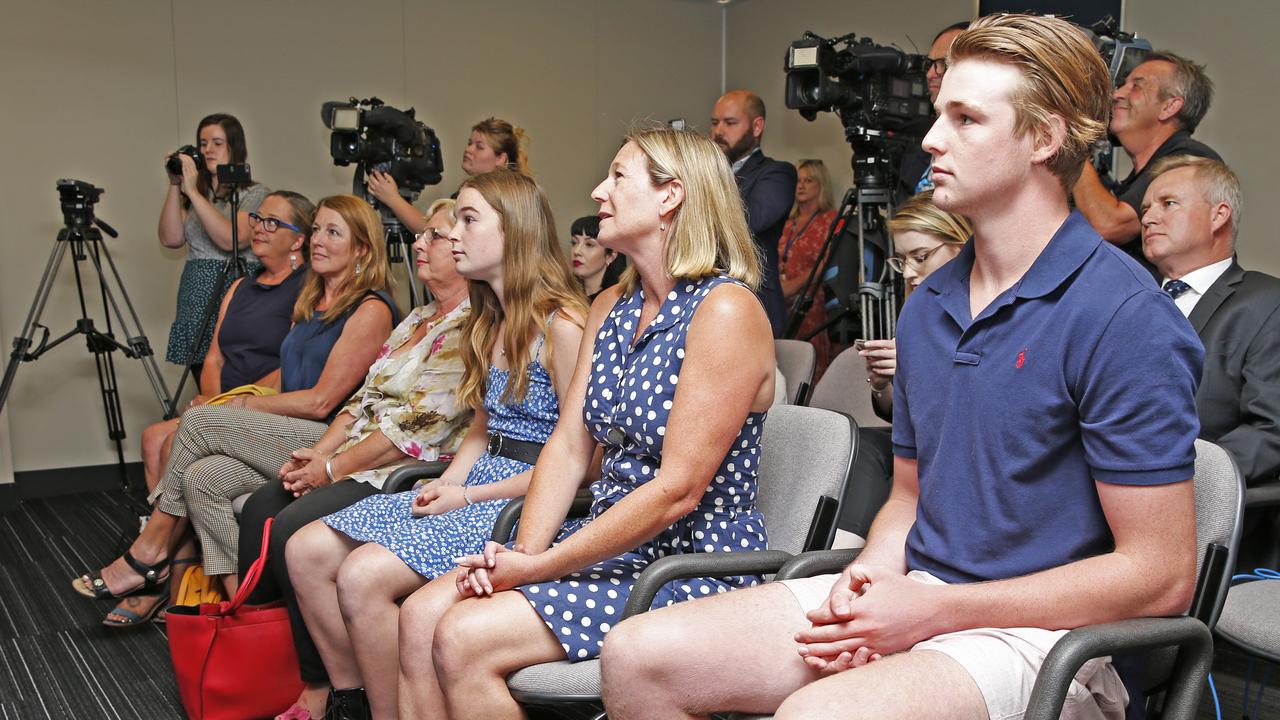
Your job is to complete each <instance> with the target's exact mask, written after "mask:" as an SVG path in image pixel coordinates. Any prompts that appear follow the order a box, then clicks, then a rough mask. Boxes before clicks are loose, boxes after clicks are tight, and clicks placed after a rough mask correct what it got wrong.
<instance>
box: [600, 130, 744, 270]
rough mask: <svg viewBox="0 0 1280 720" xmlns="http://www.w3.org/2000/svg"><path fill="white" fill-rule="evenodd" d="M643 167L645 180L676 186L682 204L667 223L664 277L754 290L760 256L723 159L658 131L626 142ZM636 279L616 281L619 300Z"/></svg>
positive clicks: (679, 133) (691, 140)
mask: <svg viewBox="0 0 1280 720" xmlns="http://www.w3.org/2000/svg"><path fill="white" fill-rule="evenodd" d="M627 141H628V142H632V143H635V144H636V147H637V148H639V149H640V152H642V153H644V156H645V158H647V159H648V161H649V180H650V182H652V183H653V184H654V185H658V186H660V185H665V184H666V183H669V182H671V181H672V180H679V181H680V182H681V184H682V185H683V186H684V201H683V202H681V203H680V206H679V207H678V208H676V210H675V212H674V214H673V215H672V217H671V229H670V232H669V234H668V235H667V249H666V258H665V260H666V263H665V264H666V271H667V272H668V273H669V274H670V275H671V276H672V277H674V278H677V279H681V280H685V279H691V280H696V279H700V278H704V277H709V276H712V275H716V274H719V273H724V274H726V275H728V276H729V277H731V278H734V279H735V280H739V281H741V282H742V283H743V284H745V285H747V286H748V287H750V288H751V289H753V290H754V289H755V288H756V287H758V286H759V285H760V256H759V250H757V249H756V244H755V242H753V241H752V240H751V231H750V230H748V229H747V215H746V211H745V209H744V208H743V206H742V196H741V195H739V194H738V184H737V182H736V181H735V180H734V178H733V171H732V170H731V169H730V168H729V161H728V160H726V159H725V157H724V153H723V152H721V151H720V148H719V147H717V146H716V144H715V143H713V142H711V140H709V139H707V138H705V137H703V136H701V135H699V134H697V133H695V132H693V131H691V130H674V129H672V128H669V127H666V126H661V127H654V128H646V129H644V130H638V131H636V132H633V133H631V134H630V135H628V136H627ZM638 282H639V276H638V274H637V273H636V270H635V267H634V266H632V267H630V268H627V271H626V272H624V273H623V274H622V279H621V280H619V285H621V286H622V291H623V293H624V294H630V293H632V292H634V291H635V289H636V285H637V284H638Z"/></svg>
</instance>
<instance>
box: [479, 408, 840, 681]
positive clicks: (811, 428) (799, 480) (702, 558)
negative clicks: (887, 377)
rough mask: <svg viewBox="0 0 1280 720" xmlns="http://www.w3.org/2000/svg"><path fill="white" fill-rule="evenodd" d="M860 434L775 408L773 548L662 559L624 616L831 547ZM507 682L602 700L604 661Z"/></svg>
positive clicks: (501, 532)
mask: <svg viewBox="0 0 1280 720" xmlns="http://www.w3.org/2000/svg"><path fill="white" fill-rule="evenodd" d="M856 438H857V434H856V432H855V431H854V425H853V423H852V422H851V421H850V419H849V418H848V417H847V416H845V415H842V414H840V413H836V412H831V411H828V410H820V409H817V408H808V407H802V406H797V405H779V406H775V407H774V408H773V409H771V410H770V411H769V416H768V419H767V420H766V421H765V427H764V437H763V439H762V440H761V443H762V448H761V457H760V482H759V495H758V498H757V506H758V507H759V508H760V511H761V513H762V514H763V515H764V518H765V524H766V526H767V527H768V534H769V549H768V550H763V551H759V552H732V553H730V552H725V553H722V552H716V553H695V554H690V555H673V556H669V557H665V558H662V559H661V560H659V561H657V562H655V563H653V564H652V565H650V566H649V567H648V568H647V569H646V570H645V571H644V572H643V573H642V574H641V576H640V579H639V580H638V581H637V583H636V586H635V588H633V590H632V592H631V595H630V597H629V599H628V601H627V605H626V608H625V609H624V611H623V615H622V616H623V618H627V617H630V616H631V615H634V614H636V613H639V612H644V611H646V610H648V609H649V605H650V603H652V601H653V597H654V595H655V594H656V593H657V591H658V590H659V589H660V588H661V587H662V586H663V585H665V584H666V583H668V582H671V581H672V580H676V579H680V578H688V577H707V576H711V577H715V576H724V575H742V574H768V573H773V572H776V571H777V570H778V569H779V568H780V567H782V565H783V563H784V562H786V560H787V559H788V558H790V557H791V556H792V555H793V554H795V553H798V552H802V551H804V550H807V549H813V548H826V547H830V546H831V540H832V537H834V534H835V518H836V516H837V513H838V509H839V507H838V505H839V498H840V497H841V496H842V495H843V492H844V483H845V481H846V478H847V477H848V475H849V464H850V463H851V462H852V460H853V452H854V449H855V447H854V446H855V444H856ZM513 505H514V506H515V507H514V508H513V507H512V506H513ZM575 505H576V506H577V509H578V510H579V511H581V510H583V509H584V508H585V507H587V506H589V505H590V502H589V498H579V500H578V502H577V503H575ZM519 508H520V503H519V500H517V501H512V503H510V504H508V507H507V510H505V511H504V514H503V516H500V517H499V520H498V522H497V523H495V533H494V539H495V540H499V541H500V542H506V541H507V540H508V539H509V537H510V531H511V528H512V526H513V525H514V521H515V517H516V516H517V515H518V513H519ZM507 684H508V686H509V687H510V688H511V692H512V695H513V696H514V697H515V699H516V700H518V701H519V702H521V703H526V704H531V705H560V704H565V703H576V702H588V703H598V702H599V701H600V662H599V660H589V661H585V662H579V663H569V662H567V661H560V662H552V663H544V664H541V665H535V666H533V667H529V668H525V669H523V670H519V671H517V672H515V673H512V675H511V677H509V678H508V679H507Z"/></svg>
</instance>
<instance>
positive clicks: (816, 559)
mask: <svg viewBox="0 0 1280 720" xmlns="http://www.w3.org/2000/svg"><path fill="white" fill-rule="evenodd" d="M860 552H862V548H843V549H840V550H814V551H813V552H807V553H801V554H799V555H796V556H795V557H793V558H791V559H790V560H788V561H787V562H786V564H785V565H783V566H782V569H781V570H779V571H778V574H777V575H775V576H774V578H773V579H774V580H794V579H796V578H806V577H813V576H814V575H826V574H828V573H838V572H840V571H841V570H844V568H845V566H846V565H848V564H849V563H851V562H853V561H854V560H855V559H856V558H857V557H858V553H860Z"/></svg>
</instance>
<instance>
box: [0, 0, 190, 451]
mask: <svg viewBox="0 0 1280 720" xmlns="http://www.w3.org/2000/svg"><path fill="white" fill-rule="evenodd" d="M14 5H16V3H6V8H5V10H4V12H3V17H4V22H3V23H0V87H3V88H4V93H5V96H6V98H7V100H8V102H7V107H6V112H5V113H4V114H3V116H0V137H3V138H4V142H3V154H4V168H5V170H4V172H3V173H0V336H2V337H0V344H2V346H3V348H2V349H3V357H4V360H3V361H2V362H0V364H7V362H8V357H9V353H10V350H11V348H10V341H11V339H12V338H13V337H14V336H15V335H17V334H18V333H19V332H20V331H21V327H22V323H23V320H24V319H25V318H26V314H27V310H28V309H29V307H30V304H31V301H32V299H33V297H34V296H35V293H36V286H37V284H38V282H39V279H40V273H41V272H42V271H43V269H44V266H45V261H46V258H47V257H48V254H49V252H50V250H52V248H53V247H54V237H55V236H56V235H57V232H58V230H59V229H61V227H62V216H61V213H60V212H59V207H58V195H57V193H56V192H55V191H54V182H55V180H57V179H58V178H63V177H71V178H78V179H82V180H87V181H90V182H92V183H94V184H96V185H99V186H102V187H105V188H106V191H107V192H106V194H105V195H104V196H103V197H102V201H101V202H100V203H99V205H98V214H99V215H100V216H101V217H102V218H103V219H105V220H106V221H107V222H109V223H112V224H113V225H114V226H115V227H116V229H117V230H119V231H120V239H119V240H108V247H109V248H110V250H111V252H112V254H113V255H114V257H115V259H116V262H117V264H118V265H119V267H120V271H121V274H122V275H123V276H124V280H125V284H126V286H127V288H128V290H129V292H130V294H131V297H132V298H133V301H134V302H135V304H136V306H137V308H138V312H139V314H140V315H141V316H142V321H143V324H144V328H145V330H146V332H147V334H148V336H149V337H150V339H151V342H152V344H153V346H154V347H156V348H157V350H158V352H159V353H160V354H161V355H163V353H164V346H165V341H166V338H167V333H168V327H169V322H170V321H171V320H172V315H171V312H172V308H173V295H174V292H175V290H176V287H177V278H178V269H179V263H180V257H181V256H180V255H179V254H176V253H167V252H162V251H161V250H160V247H159V243H158V242H157V240H156V219H157V217H158V214H159V209H160V205H159V203H160V200H161V193H162V191H163V184H164V182H165V180H164V176H163V174H162V172H163V171H162V170H161V167H160V159H161V154H162V153H163V151H164V149H165V148H166V147H170V146H174V145H175V144H176V142H177V135H176V132H175V130H176V125H175V122H176V121H175V118H176V112H175V97H174V73H173V69H174V66H173V35H172V18H171V13H170V5H169V3H168V2H111V3H103V2H88V1H87V0H59V1H58V2H48V3H22V4H21V5H22V7H21V9H20V10H19V9H17V8H16V7H13V6H14ZM86 267H91V266H88V265H87V264H86ZM71 269H72V268H71V263H70V262H69V261H66V262H64V263H63V264H62V266H61V272H60V273H59V275H58V278H57V282H56V284H55V285H54V287H53V289H52V292H51V293H50V297H49V304H48V307H47V309H46V311H45V313H44V315H43V317H42V322H43V324H45V325H47V326H48V327H49V328H50V329H51V330H52V331H53V333H54V334H55V336H56V335H59V334H61V333H63V332H65V331H67V330H69V329H70V328H71V327H73V326H74V322H75V319H76V318H77V317H78V315H79V309H78V305H77V302H76V297H75V291H74V287H75V286H74V282H73V275H72V272H71ZM95 278H96V276H95V275H94V273H93V272H92V271H91V270H90V272H89V273H88V275H87V279H89V280H90V282H88V283H86V289H87V290H90V291H92V290H94V288H95V287H96V285H95V284H94V282H95V280H94V279H95ZM90 298H91V300H90V308H91V310H90V315H91V317H93V318H94V319H95V320H96V321H97V323H98V326H99V327H100V328H102V327H104V324H103V320H104V318H105V314H104V313H103V311H102V309H101V305H100V301H99V300H98V299H97V295H96V293H92V294H91V295H90ZM115 360H116V366H117V369H118V374H119V382H120V388H121V395H122V399H123V402H124V406H125V410H124V413H125V419H126V421H127V422H128V424H129V432H130V435H131V437H130V438H129V440H128V442H129V445H130V446H132V447H136V441H137V437H136V436H137V432H136V431H137V430H140V425H139V424H140V423H141V422H142V421H144V420H145V419H147V418H156V417H159V415H160V405H159V403H158V402H157V401H156V399H155V396H154V395H153V394H152V393H151V389H150V385H149V384H148V383H147V381H146V379H145V376H144V374H143V373H142V369H141V366H140V364H139V363H138V362H137V361H133V360H127V359H124V358H123V357H121V356H120V354H119V353H116V354H115ZM164 369H165V370H166V371H167V372H168V374H169V376H170V377H173V376H176V372H174V370H173V366H166V367H165V368H164ZM7 410H8V415H9V418H10V427H11V431H12V432H11V439H12V447H13V451H14V455H15V457H14V458H13V465H14V469H15V470H19V471H21V470H31V469H37V468H44V467H58V466H74V465H84V464H95V463H109V462H112V461H113V460H114V446H113V445H112V444H111V443H110V442H109V440H108V439H107V432H106V421H105V419H104V417H103V412H102V403H101V400H100V397H99V394H98V390H97V381H96V375H95V371H94V365H93V361H92V356H91V355H90V354H89V352H88V351H87V350H86V349H85V343H84V340H83V339H81V338H74V339H72V340H69V341H68V342H66V343H65V344H64V345H62V346H60V347H58V348H56V349H55V350H53V351H52V352H50V353H49V354H48V355H46V356H44V357H43V358H41V359H40V360H39V361H38V362H36V363H29V364H28V363H24V364H23V365H22V366H21V367H20V369H19V371H18V374H17V379H16V382H15V384H14V388H13V391H12V393H11V394H10V396H9V399H8V402H7ZM132 454H134V455H135V456H136V450H133V451H132Z"/></svg>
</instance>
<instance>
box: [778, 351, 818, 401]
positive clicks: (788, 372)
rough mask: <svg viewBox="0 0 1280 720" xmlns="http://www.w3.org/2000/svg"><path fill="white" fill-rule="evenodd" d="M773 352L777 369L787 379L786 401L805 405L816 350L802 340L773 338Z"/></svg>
mask: <svg viewBox="0 0 1280 720" xmlns="http://www.w3.org/2000/svg"><path fill="white" fill-rule="evenodd" d="M773 349H774V354H775V355H776V357H777V359H778V370H780V371H782V377H783V378H785V379H786V381H787V403H789V404H791V405H806V404H808V403H806V402H805V401H806V399H807V397H806V396H807V395H808V394H809V389H810V388H811V387H812V386H813V370H814V368H815V367H816V366H817V364H818V352H817V350H815V349H814V347H813V343H810V342H806V341H804V340H774V341H773Z"/></svg>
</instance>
